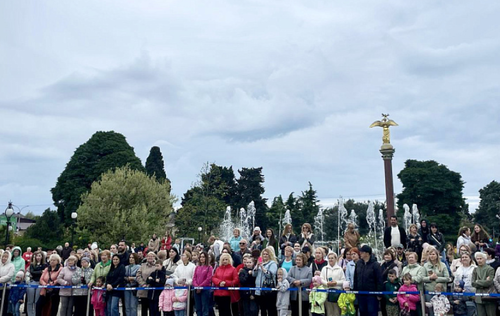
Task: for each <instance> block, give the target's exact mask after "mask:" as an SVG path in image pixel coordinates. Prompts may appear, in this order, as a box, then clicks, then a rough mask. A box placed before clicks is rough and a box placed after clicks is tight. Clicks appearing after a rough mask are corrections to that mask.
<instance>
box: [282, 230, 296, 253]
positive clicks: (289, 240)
mask: <svg viewBox="0 0 500 316" xmlns="http://www.w3.org/2000/svg"><path fill="white" fill-rule="evenodd" d="M296 242H297V236H295V235H294V234H290V238H286V236H281V237H280V249H281V254H283V255H285V247H286V246H290V247H292V248H293V244H295V243H296ZM288 243H290V244H291V245H289V244H288Z"/></svg>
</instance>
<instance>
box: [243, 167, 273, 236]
mask: <svg viewBox="0 0 500 316" xmlns="http://www.w3.org/2000/svg"><path fill="white" fill-rule="evenodd" d="M238 172H239V174H240V178H239V179H238V180H236V183H237V187H236V189H237V197H238V201H237V207H238V209H239V208H241V207H244V208H245V209H246V208H247V206H248V204H249V203H250V202H252V201H254V203H255V208H256V210H257V211H256V214H255V225H256V226H260V228H261V229H264V227H266V226H267V219H266V212H267V208H268V207H267V204H266V200H267V199H265V198H263V197H262V194H264V187H263V185H262V184H263V183H264V175H263V174H262V167H259V168H242V169H241V170H238Z"/></svg>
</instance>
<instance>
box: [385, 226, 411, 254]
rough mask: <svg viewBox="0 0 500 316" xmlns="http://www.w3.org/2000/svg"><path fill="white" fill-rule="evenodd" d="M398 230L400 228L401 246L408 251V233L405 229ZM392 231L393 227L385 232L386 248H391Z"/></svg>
mask: <svg viewBox="0 0 500 316" xmlns="http://www.w3.org/2000/svg"><path fill="white" fill-rule="evenodd" d="M398 228H399V236H400V238H399V239H401V244H402V245H403V247H404V248H405V249H406V240H407V237H406V232H405V230H404V229H403V227H401V226H398ZM391 230H392V227H391V226H389V227H387V228H386V229H385V231H384V246H385V248H389V247H390V246H391Z"/></svg>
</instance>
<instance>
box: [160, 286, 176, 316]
mask: <svg viewBox="0 0 500 316" xmlns="http://www.w3.org/2000/svg"><path fill="white" fill-rule="evenodd" d="M174 296H175V290H174V279H172V278H170V279H167V283H166V284H165V289H164V290H163V291H161V294H160V300H159V301H158V307H159V309H160V312H163V315H164V316H174V315H175V313H174V306H173V305H174V304H173V297H174Z"/></svg>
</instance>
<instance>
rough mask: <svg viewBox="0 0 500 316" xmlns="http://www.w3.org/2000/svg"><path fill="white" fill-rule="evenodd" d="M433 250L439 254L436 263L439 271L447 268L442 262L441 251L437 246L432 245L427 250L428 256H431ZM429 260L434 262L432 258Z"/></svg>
mask: <svg viewBox="0 0 500 316" xmlns="http://www.w3.org/2000/svg"><path fill="white" fill-rule="evenodd" d="M427 248H430V247H427ZM431 252H434V253H435V254H436V256H437V259H436V261H437V263H436V264H437V266H438V271H439V272H441V271H443V269H444V268H445V265H444V264H443V263H442V262H441V256H440V255H439V251H438V250H437V249H436V248H434V247H432V248H431V249H429V251H428V252H427V256H429V255H430V254H431ZM428 262H429V263H431V264H432V262H431V260H430V259H429V261H428Z"/></svg>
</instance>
